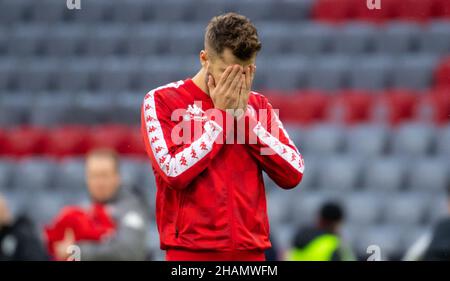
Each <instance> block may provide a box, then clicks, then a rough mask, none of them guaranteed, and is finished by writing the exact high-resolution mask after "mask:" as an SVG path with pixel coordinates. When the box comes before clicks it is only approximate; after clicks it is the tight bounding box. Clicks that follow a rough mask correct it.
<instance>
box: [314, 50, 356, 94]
mask: <svg viewBox="0 0 450 281" xmlns="http://www.w3.org/2000/svg"><path fill="white" fill-rule="evenodd" d="M350 64H351V60H350V59H349V58H348V57H345V56H323V57H321V58H320V59H317V61H315V62H314V63H313V64H312V65H311V67H310V70H309V72H308V73H307V77H306V79H307V83H306V87H308V88H310V89H320V90H336V89H340V88H344V87H345V86H346V82H347V78H348V77H347V76H348V72H349V69H350Z"/></svg>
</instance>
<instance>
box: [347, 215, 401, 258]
mask: <svg viewBox="0 0 450 281" xmlns="http://www.w3.org/2000/svg"><path fill="white" fill-rule="evenodd" d="M402 234H403V233H402V229H401V228H400V227H399V226H397V225H392V224H383V225H374V226H370V227H368V228H366V229H364V230H363V231H362V233H361V236H360V237H359V238H358V239H357V242H356V244H357V249H356V252H357V253H359V254H360V255H362V256H364V257H365V258H366V259H367V257H369V256H370V254H368V253H367V250H371V249H370V248H369V247H370V246H375V247H378V249H379V251H380V254H381V259H382V260H389V259H392V258H395V257H397V258H399V257H398V256H400V257H401V254H402V252H401V251H402V249H403V248H404V247H403V245H402Z"/></svg>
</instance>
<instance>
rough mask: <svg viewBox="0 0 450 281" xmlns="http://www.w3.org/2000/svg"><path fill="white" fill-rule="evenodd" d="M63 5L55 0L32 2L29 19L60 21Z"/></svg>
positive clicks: (50, 21) (34, 20)
mask: <svg viewBox="0 0 450 281" xmlns="http://www.w3.org/2000/svg"><path fill="white" fill-rule="evenodd" d="M65 9H66V7H65V5H61V3H59V2H58V1H55V0H41V1H39V3H33V6H32V8H31V9H30V10H31V20H32V21H33V22H45V23H56V22H61V21H62V20H63V17H64V11H65Z"/></svg>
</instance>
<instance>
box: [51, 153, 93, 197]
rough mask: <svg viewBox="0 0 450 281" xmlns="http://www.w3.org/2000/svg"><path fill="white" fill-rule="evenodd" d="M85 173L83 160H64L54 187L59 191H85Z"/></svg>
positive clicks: (59, 166) (60, 165)
mask: <svg viewBox="0 0 450 281" xmlns="http://www.w3.org/2000/svg"><path fill="white" fill-rule="evenodd" d="M85 186H86V184H85V171H84V162H83V159H79V158H64V159H62V160H61V161H60V163H59V164H58V171H57V173H56V176H55V181H54V187H58V188H59V190H68V191H77V190H84V189H85Z"/></svg>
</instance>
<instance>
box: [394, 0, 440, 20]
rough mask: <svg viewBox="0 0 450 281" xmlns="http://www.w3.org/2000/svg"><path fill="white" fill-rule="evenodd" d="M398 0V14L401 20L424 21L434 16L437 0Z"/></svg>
mask: <svg viewBox="0 0 450 281" xmlns="http://www.w3.org/2000/svg"><path fill="white" fill-rule="evenodd" d="M397 2H398V4H397V6H396V7H395V8H396V9H397V11H396V16H397V17H398V18H399V19H401V20H409V21H418V22H424V21H427V20H428V19H430V18H431V17H432V16H433V12H434V3H435V1H432V0H429V1H424V0H402V1H397Z"/></svg>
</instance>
